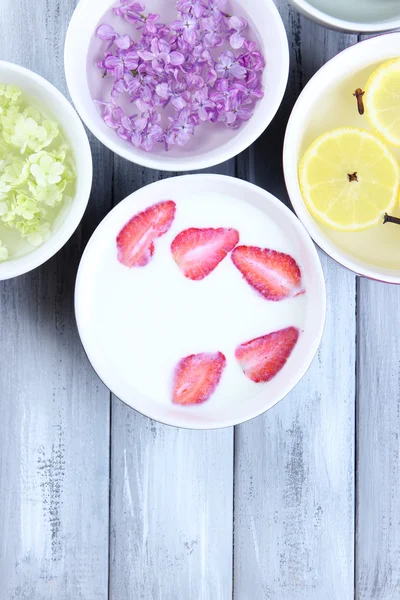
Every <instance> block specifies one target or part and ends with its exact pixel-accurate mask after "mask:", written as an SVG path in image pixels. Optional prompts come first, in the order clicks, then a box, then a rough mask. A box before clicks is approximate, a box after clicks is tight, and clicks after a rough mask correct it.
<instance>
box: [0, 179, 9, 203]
mask: <svg viewBox="0 0 400 600" xmlns="http://www.w3.org/2000/svg"><path fill="white" fill-rule="evenodd" d="M10 190H11V187H10V186H9V185H8V184H7V183H6V182H5V181H2V180H1V179H0V200H4V199H5V198H7V195H8V192H9V191H10Z"/></svg>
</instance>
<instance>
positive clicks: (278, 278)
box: [232, 246, 304, 302]
mask: <svg viewBox="0 0 400 600" xmlns="http://www.w3.org/2000/svg"><path fill="white" fill-rule="evenodd" d="M232 261H233V264H234V265H235V267H237V268H238V269H239V271H240V272H241V273H242V275H243V277H244V279H245V280H246V281H247V283H248V284H249V285H251V287H253V288H254V289H255V290H256V291H257V292H258V293H259V294H261V295H262V296H264V298H266V299H267V300H272V301H273V302H278V301H279V300H284V299H285V298H294V297H295V296H299V295H300V294H304V289H302V287H301V272H300V269H299V266H298V264H297V263H296V261H295V260H294V258H292V257H291V256H289V255H288V254H283V253H282V252H276V251H275V250H268V249H262V248H257V247H255V246H238V247H237V248H235V250H234V251H233V252H232Z"/></svg>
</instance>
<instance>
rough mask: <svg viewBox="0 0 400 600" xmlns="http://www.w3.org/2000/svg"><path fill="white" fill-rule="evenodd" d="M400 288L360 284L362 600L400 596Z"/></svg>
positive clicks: (359, 566)
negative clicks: (399, 332)
mask: <svg viewBox="0 0 400 600" xmlns="http://www.w3.org/2000/svg"><path fill="white" fill-rule="evenodd" d="M399 306H400V288H399V287H397V286H390V285H385V284H382V283H377V282H372V281H367V280H360V290H359V326H358V347H359V366H358V411H357V416H358V419H357V421H358V427H357V456H358V470H357V588H356V589H357V594H356V599H357V600H391V599H392V598H393V600H394V599H395V598H399V597H400V536H399V531H400V502H399V487H400V440H399V431H400V397H399V356H400V339H399V335H398V331H399V326H400V319H399Z"/></svg>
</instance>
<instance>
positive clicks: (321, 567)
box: [234, 2, 356, 600]
mask: <svg viewBox="0 0 400 600" xmlns="http://www.w3.org/2000/svg"><path fill="white" fill-rule="evenodd" d="M277 4H278V6H279V7H280V11H281V15H282V17H283V19H284V21H285V24H286V27H287V31H288V35H289V40H290V46H291V59H292V62H291V72H290V73H291V74H290V79H289V87H288V90H287V94H286V97H285V100H284V103H283V105H282V107H281V109H280V111H279V114H278V117H277V118H276V119H275V121H274V122H273V123H272V125H271V127H270V128H269V129H268V130H267V132H266V133H265V134H264V136H263V137H262V138H260V140H258V141H257V142H256V144H255V145H254V146H253V148H252V149H251V150H250V151H249V152H248V153H247V162H245V163H243V162H242V163H241V164H239V166H240V171H239V172H240V175H241V176H244V177H246V178H249V179H250V180H251V181H254V182H255V183H257V184H259V185H261V186H263V187H265V188H266V189H268V190H269V191H271V192H272V193H274V194H276V195H277V196H278V197H280V198H281V199H286V198H287V196H286V193H285V190H284V182H283V177H282V164H281V153H280V151H277V148H279V149H280V148H281V146H282V142H283V136H284V130H285V124H286V122H287V118H288V116H289V114H290V111H291V108H292V106H293V103H294V101H295V99H296V97H297V96H298V94H299V92H300V90H301V89H302V87H303V86H304V85H305V84H306V83H307V81H308V80H309V78H310V77H311V76H312V75H313V73H314V72H315V71H316V70H317V69H318V68H319V67H320V66H321V65H322V64H323V63H324V62H325V61H326V60H327V59H328V58H330V57H331V56H333V55H334V54H336V53H337V52H338V51H340V50H341V49H342V48H344V47H346V46H347V45H349V44H351V43H353V42H355V41H356V37H355V36H343V35H340V34H337V33H333V32H328V31H326V30H324V29H322V28H321V27H319V26H317V25H315V24H313V23H311V22H310V21H308V20H307V19H304V18H303V17H300V16H299V15H298V14H297V13H296V12H295V11H294V10H293V9H292V8H289V7H288V5H287V3H286V2H277ZM321 260H322V263H323V267H324V273H325V278H326V283H327V292H328V318H327V323H326V329H325V334H324V338H323V342H322V346H321V348H320V350H319V352H318V356H317V358H316V360H314V363H313V365H312V367H311V368H310V370H309V372H308V373H307V375H306V376H305V378H304V379H303V381H302V382H301V383H300V384H299V385H298V386H297V387H296V388H295V390H294V391H293V392H292V393H291V394H290V395H289V396H288V397H287V398H286V399H285V400H283V401H282V402H281V403H280V404H278V405H277V406H276V407H274V408H273V409H272V410H270V411H269V412H268V413H267V414H266V415H265V416H263V417H260V418H259V419H257V420H255V421H253V422H251V423H248V424H245V425H241V426H239V427H237V428H236V436H235V532H234V539H235V549H234V556H235V561H234V572H235V580H234V590H235V594H234V597H235V599H237V600H252V599H253V598H257V600H323V599H324V598H326V599H327V600H352V599H353V598H354V538H353V536H354V427H355V423H354V413H355V334H356V320H355V298H356V286H355V276H354V275H353V274H351V273H349V272H348V271H346V270H345V269H343V268H341V267H339V266H338V265H336V264H335V263H334V262H333V261H332V260H330V259H329V258H328V257H326V256H324V255H322V253H321Z"/></svg>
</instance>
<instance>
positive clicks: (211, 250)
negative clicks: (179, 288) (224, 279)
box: [171, 227, 239, 281]
mask: <svg viewBox="0 0 400 600" xmlns="http://www.w3.org/2000/svg"><path fill="white" fill-rule="evenodd" d="M238 243H239V233H238V232H237V231H236V229H223V228H222V227H221V228H219V229H211V228H209V229H195V228H192V229H186V230H185V231H182V232H181V233H180V234H179V235H178V236H177V237H176V238H175V239H174V241H173V242H172V245H171V251H172V255H173V257H174V260H175V262H176V263H177V264H178V266H179V268H180V269H181V271H182V272H183V274H184V275H185V277H187V278H188V279H192V280H194V281H199V280H200V279H204V278H205V277H207V275H209V274H210V273H211V272H212V271H214V269H215V268H216V267H217V266H218V265H219V263H220V262H221V261H222V260H224V258H225V257H226V255H227V254H228V253H229V252H231V251H232V250H233V248H234V247H235V246H236V245H237V244H238Z"/></svg>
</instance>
